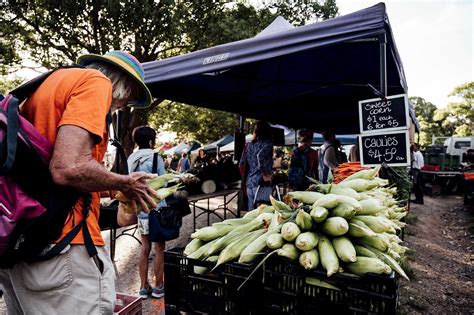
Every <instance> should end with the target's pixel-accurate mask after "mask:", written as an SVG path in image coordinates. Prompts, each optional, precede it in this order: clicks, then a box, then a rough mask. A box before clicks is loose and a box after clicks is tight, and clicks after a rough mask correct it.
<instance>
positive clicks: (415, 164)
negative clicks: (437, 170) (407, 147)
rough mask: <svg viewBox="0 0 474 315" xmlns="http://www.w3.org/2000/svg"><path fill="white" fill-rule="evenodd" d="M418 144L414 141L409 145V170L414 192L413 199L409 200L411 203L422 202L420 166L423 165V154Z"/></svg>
mask: <svg viewBox="0 0 474 315" xmlns="http://www.w3.org/2000/svg"><path fill="white" fill-rule="evenodd" d="M419 150H420V145H419V144H418V143H414V144H412V146H411V155H412V160H411V171H412V175H413V192H414V193H415V199H414V200H411V202H413V203H418V204H421V205H422V204H423V184H422V181H421V180H422V175H421V168H422V167H423V166H424V165H425V163H424V160H423V154H421V152H420V151H419Z"/></svg>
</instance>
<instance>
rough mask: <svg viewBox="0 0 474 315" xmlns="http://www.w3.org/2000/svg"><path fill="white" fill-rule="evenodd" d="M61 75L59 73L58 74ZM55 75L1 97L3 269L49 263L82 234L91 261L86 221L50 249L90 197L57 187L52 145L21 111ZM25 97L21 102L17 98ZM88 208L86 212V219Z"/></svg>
mask: <svg viewBox="0 0 474 315" xmlns="http://www.w3.org/2000/svg"><path fill="white" fill-rule="evenodd" d="M55 70H57V69H55ZM55 70H52V71H50V72H47V73H45V74H43V75H41V76H39V77H37V78H35V79H33V80H31V81H29V82H27V83H25V84H23V85H22V86H20V87H19V88H18V89H16V90H14V91H13V92H12V94H10V95H8V96H7V97H5V98H3V96H1V95H0V268H10V267H11V266H13V265H14V264H15V263H17V262H19V261H25V262H34V261H40V260H46V259H49V258H51V257H54V256H55V255H57V254H59V253H60V252H61V251H62V250H63V249H64V248H65V247H66V246H67V245H68V244H69V243H70V242H71V240H72V239H73V238H74V237H75V236H76V235H77V234H78V233H79V231H80V230H81V229H82V231H83V235H84V239H85V240H86V241H85V243H86V248H87V249H88V251H89V255H90V256H91V257H92V256H94V255H95V254H96V253H97V251H96V249H95V247H94V246H93V243H92V239H91V237H90V233H89V231H88V229H87V224H85V219H84V220H82V221H80V222H77V225H75V227H74V228H73V230H72V231H71V232H70V233H69V234H68V235H66V236H65V237H64V238H63V239H62V240H61V241H60V242H58V243H57V244H56V246H53V247H52V248H50V246H49V245H50V244H51V243H52V242H53V241H55V240H57V239H58V238H59V237H60V236H61V233H62V229H63V227H64V224H65V222H66V220H67V218H68V217H69V214H70V213H72V211H73V207H74V205H75V203H76V202H77V200H78V198H80V197H81V196H82V197H83V198H84V204H85V205H87V204H90V194H84V193H80V192H78V191H76V190H74V189H72V188H68V187H61V186H58V185H56V184H54V183H53V180H52V177H51V174H50V172H49V162H50V160H51V156H52V153H53V145H52V144H51V143H49V142H48V140H47V139H46V138H45V137H43V136H42V135H41V134H40V133H39V132H38V131H37V130H36V129H35V127H34V126H33V125H32V124H31V123H30V122H29V121H28V120H26V119H25V118H24V117H22V116H21V115H20V113H19V111H18V106H19V102H20V100H21V99H24V98H26V97H28V96H30V95H31V94H32V93H33V92H34V91H35V90H36V89H37V88H38V87H39V86H40V84H41V83H42V82H43V81H44V80H45V79H46V78H47V77H48V76H49V75H50V74H51V73H52V72H53V71H55ZM17 95H21V96H23V97H22V98H20V99H18V98H17V97H16V96H17ZM88 210H89V207H88V206H87V207H84V212H83V214H84V218H86V217H87V215H88Z"/></svg>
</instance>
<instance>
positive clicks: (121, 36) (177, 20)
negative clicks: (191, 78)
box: [0, 0, 338, 143]
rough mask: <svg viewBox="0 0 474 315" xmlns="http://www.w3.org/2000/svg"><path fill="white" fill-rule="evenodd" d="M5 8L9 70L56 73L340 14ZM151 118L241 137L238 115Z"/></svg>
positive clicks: (202, 4)
mask: <svg viewBox="0 0 474 315" xmlns="http://www.w3.org/2000/svg"><path fill="white" fill-rule="evenodd" d="M0 9H1V12H2V14H0V63H1V65H2V66H1V67H2V68H0V70H2V71H3V72H4V73H5V72H6V71H7V67H8V69H9V70H10V72H12V71H11V69H15V68H18V67H20V66H21V64H22V61H23V60H21V58H25V57H26V56H28V57H29V58H30V60H31V61H33V62H34V63H36V64H38V65H41V66H43V67H45V68H47V69H51V68H53V67H56V66H57V65H59V64H64V63H72V62H75V61H76V60H77V57H78V56H79V55H81V54H84V53H96V54H103V53H105V52H107V51H109V50H111V49H121V50H126V51H129V52H131V53H132V54H133V55H135V56H136V57H137V59H138V60H140V61H142V62H146V61H153V60H157V59H163V58H167V57H171V56H175V55H180V54H184V53H188V52H191V51H196V50H199V49H204V48H207V47H212V46H215V45H219V44H223V43H228V42H232V41H236V40H241V39H245V38H250V37H253V36H255V35H256V34H257V33H258V32H260V31H261V30H263V29H264V28H265V27H266V26H267V25H268V24H270V23H271V22H272V21H273V19H274V18H275V17H276V16H278V15H281V16H283V17H284V18H286V19H287V20H288V21H289V22H290V23H293V24H294V25H303V24H305V23H306V21H309V20H311V21H316V20H322V19H327V18H330V17H334V16H336V15H337V14H338V8H337V5H336V2H335V1H334V0H320V1H303V2H300V1H288V2H287V1H275V3H272V4H271V5H268V6H267V7H264V8H258V9H257V8H255V7H253V6H251V5H248V4H243V3H241V2H239V3H236V2H226V1H215V0H199V1H190V0H184V1H171V0H160V1H149V0H133V1H132V0H104V1H73V0H64V1H57V0H42V1H4V2H1V1H0ZM18 52H22V53H23V54H22V55H21V56H20V55H19V53H18ZM20 57H21V58H20ZM183 92H184V93H185V91H183ZM149 117H150V120H151V121H152V122H153V124H154V126H155V127H157V128H160V129H168V130H170V129H171V130H174V131H177V132H178V134H179V135H180V137H182V138H195V139H197V140H200V141H203V142H204V143H205V142H207V141H213V140H216V139H218V138H219V137H221V136H223V135H225V134H227V133H233V131H234V129H235V127H236V122H237V118H236V116H235V115H233V114H229V113H222V112H215V111H212V110H209V109H201V108H197V107H191V106H185V105H182V104H176V103H169V102H167V103H165V104H163V105H160V106H158V107H156V108H155V109H154V110H153V112H152V113H149ZM165 118H166V119H165ZM137 121H140V124H142V123H143V121H141V120H137ZM132 127H133V126H132ZM175 128H176V129H175Z"/></svg>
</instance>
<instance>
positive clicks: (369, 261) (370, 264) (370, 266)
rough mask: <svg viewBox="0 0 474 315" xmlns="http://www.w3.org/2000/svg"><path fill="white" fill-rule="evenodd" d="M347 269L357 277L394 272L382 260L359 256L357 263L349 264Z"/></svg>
mask: <svg viewBox="0 0 474 315" xmlns="http://www.w3.org/2000/svg"><path fill="white" fill-rule="evenodd" d="M346 268H347V270H348V271H350V272H352V273H354V274H356V275H363V274H365V273H367V272H372V273H376V274H390V273H391V272H392V269H391V268H390V266H389V265H387V264H385V263H384V262H383V261H381V260H380V259H378V258H371V257H363V256H358V257H357V261H356V262H353V263H347V264H346Z"/></svg>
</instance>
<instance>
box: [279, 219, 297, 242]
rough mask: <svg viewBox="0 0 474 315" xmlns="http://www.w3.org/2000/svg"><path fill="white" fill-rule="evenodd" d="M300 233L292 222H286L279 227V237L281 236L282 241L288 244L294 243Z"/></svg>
mask: <svg viewBox="0 0 474 315" xmlns="http://www.w3.org/2000/svg"><path fill="white" fill-rule="evenodd" d="M300 233H301V230H300V228H299V227H298V225H296V224H295V223H293V222H286V223H285V224H283V226H282V227H281V235H282V236H283V239H284V240H286V241H288V242H292V241H294V240H295V239H296V238H297V237H298V235H300Z"/></svg>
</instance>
